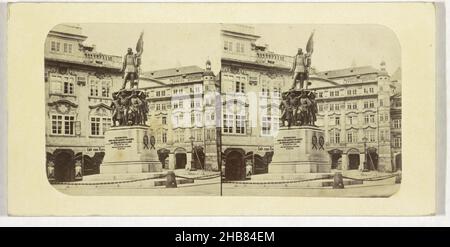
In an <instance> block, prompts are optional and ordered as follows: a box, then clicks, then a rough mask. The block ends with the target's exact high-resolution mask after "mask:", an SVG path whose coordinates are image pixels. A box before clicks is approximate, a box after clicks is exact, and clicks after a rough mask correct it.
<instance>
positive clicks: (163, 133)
mask: <svg viewBox="0 0 450 247" xmlns="http://www.w3.org/2000/svg"><path fill="white" fill-rule="evenodd" d="M161 141H162V143H167V132H166V131H163V132H162V135H161Z"/></svg>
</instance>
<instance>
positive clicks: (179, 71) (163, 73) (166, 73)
mask: <svg viewBox="0 0 450 247" xmlns="http://www.w3.org/2000/svg"><path fill="white" fill-rule="evenodd" d="M204 71H205V70H204V69H202V68H200V67H198V66H197V65H191V66H183V67H176V68H170V69H162V70H153V71H146V72H143V73H142V74H143V75H144V76H146V77H152V78H155V79H158V78H165V77H172V76H178V75H187V74H196V73H202V74H203V72H204Z"/></svg>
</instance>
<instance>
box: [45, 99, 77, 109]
mask: <svg viewBox="0 0 450 247" xmlns="http://www.w3.org/2000/svg"><path fill="white" fill-rule="evenodd" d="M59 104H67V105H69V106H71V107H78V105H77V104H75V103H73V102H72V101H70V100H66V99H59V100H56V101H53V102H49V103H48V105H49V106H54V105H59Z"/></svg>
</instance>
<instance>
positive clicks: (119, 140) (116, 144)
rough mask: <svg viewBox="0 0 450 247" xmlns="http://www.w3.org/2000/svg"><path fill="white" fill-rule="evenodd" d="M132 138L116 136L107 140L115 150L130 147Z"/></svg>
mask: <svg viewBox="0 0 450 247" xmlns="http://www.w3.org/2000/svg"><path fill="white" fill-rule="evenodd" d="M133 141H134V138H132V137H128V136H116V137H114V139H111V140H108V142H109V144H110V145H111V148H113V149H117V150H124V149H126V148H130V147H131V143H133Z"/></svg>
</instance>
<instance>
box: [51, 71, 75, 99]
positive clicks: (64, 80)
mask: <svg viewBox="0 0 450 247" xmlns="http://www.w3.org/2000/svg"><path fill="white" fill-rule="evenodd" d="M74 81H75V77H73V76H61V75H56V74H51V75H50V92H51V93H56V94H71V95H72V94H74Z"/></svg>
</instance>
